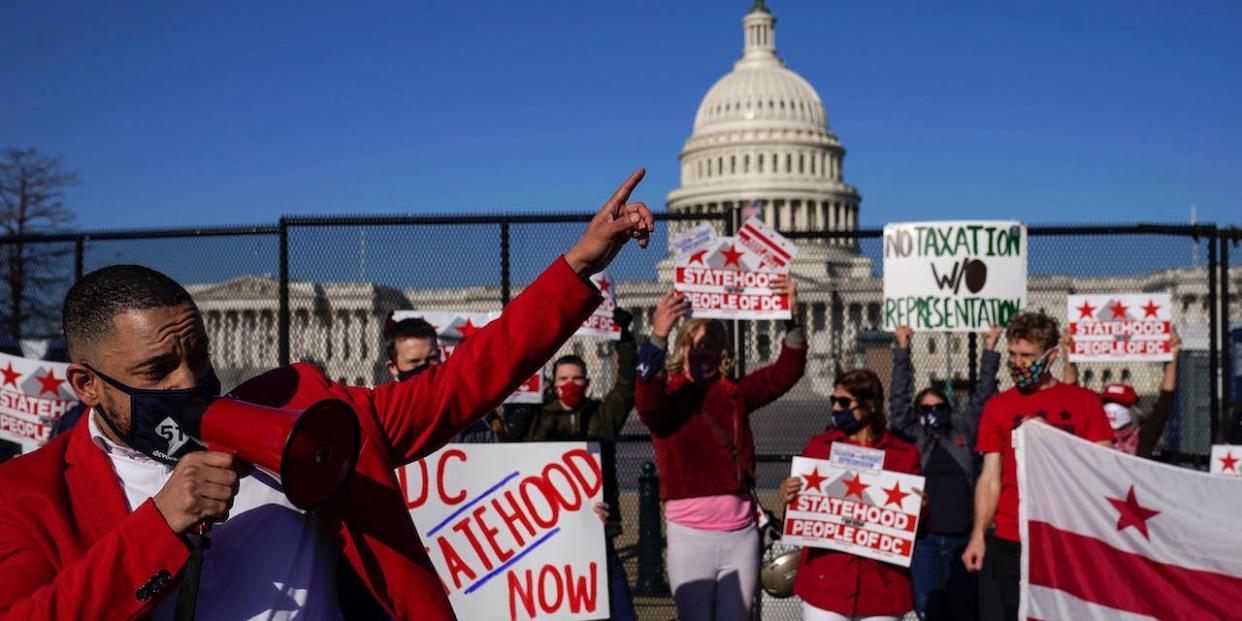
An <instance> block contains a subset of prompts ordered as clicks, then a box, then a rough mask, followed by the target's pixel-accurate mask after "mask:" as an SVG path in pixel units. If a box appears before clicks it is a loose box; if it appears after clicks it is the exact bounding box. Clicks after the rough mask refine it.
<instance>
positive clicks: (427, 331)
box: [384, 317, 436, 363]
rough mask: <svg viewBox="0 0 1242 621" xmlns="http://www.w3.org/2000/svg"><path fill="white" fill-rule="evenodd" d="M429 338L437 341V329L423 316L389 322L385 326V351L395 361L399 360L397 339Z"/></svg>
mask: <svg viewBox="0 0 1242 621" xmlns="http://www.w3.org/2000/svg"><path fill="white" fill-rule="evenodd" d="M405 339H427V340H429V341H431V342H433V343H434V342H435V341H436V329H435V327H433V326H432V325H431V324H430V323H427V320H426V319H423V318H422V317H410V318H409V319H402V320H401V321H396V322H393V323H390V324H388V326H387V327H385V328H384V352H385V353H387V354H388V359H389V360H390V361H392V362H393V363H396V362H397V341H404V340H405Z"/></svg>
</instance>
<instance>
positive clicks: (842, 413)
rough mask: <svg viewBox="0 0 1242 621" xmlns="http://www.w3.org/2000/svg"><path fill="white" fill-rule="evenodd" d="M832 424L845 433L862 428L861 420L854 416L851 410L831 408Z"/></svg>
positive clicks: (849, 433) (848, 433) (851, 432)
mask: <svg viewBox="0 0 1242 621" xmlns="http://www.w3.org/2000/svg"><path fill="white" fill-rule="evenodd" d="M832 426H833V427H836V428H837V429H840V430H841V431H843V432H845V434H846V435H852V434H853V433H855V432H857V431H858V430H859V429H862V426H863V422H862V421H861V420H858V419H857V418H854V411H853V410H833V411H832Z"/></svg>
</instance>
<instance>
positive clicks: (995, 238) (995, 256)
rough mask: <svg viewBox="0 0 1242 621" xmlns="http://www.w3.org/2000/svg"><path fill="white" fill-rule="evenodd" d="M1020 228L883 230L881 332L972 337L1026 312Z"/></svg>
mask: <svg viewBox="0 0 1242 621" xmlns="http://www.w3.org/2000/svg"><path fill="white" fill-rule="evenodd" d="M1026 259H1027V239H1026V227H1025V226H1024V225H1022V224H1021V223H1018V222H1008V221H1005V222H1000V221H970V222H905V223H895V224H887V225H885V226H884V328H885V329H886V330H893V329H895V328H897V327H898V326H903V325H905V326H910V327H911V328H914V329H915V330H927V331H939V332H976V331H981V330H987V329H988V328H989V327H991V326H994V325H996V326H1004V325H1007V324H1008V323H1009V318H1010V317H1013V316H1014V315H1016V314H1018V313H1019V312H1021V310H1022V309H1023V308H1025V307H1026Z"/></svg>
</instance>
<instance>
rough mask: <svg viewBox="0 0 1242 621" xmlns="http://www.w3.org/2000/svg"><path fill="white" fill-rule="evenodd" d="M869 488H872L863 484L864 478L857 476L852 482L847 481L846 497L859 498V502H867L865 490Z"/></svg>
mask: <svg viewBox="0 0 1242 621" xmlns="http://www.w3.org/2000/svg"><path fill="white" fill-rule="evenodd" d="M868 487H871V486H870V485H867V484H865V483H863V482H862V477H861V476H859V475H857V474H856V475H854V478H853V479H852V480H850V479H846V480H845V488H846V489H845V497H846V498H849V497H850V496H858V499H859V500H865V498H863V490H865V489H867V488H868Z"/></svg>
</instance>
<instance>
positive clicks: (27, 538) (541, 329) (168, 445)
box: [0, 170, 653, 620]
mask: <svg viewBox="0 0 1242 621" xmlns="http://www.w3.org/2000/svg"><path fill="white" fill-rule="evenodd" d="M641 178H642V171H641V170H640V171H638V172H636V173H635V174H634V175H633V176H631V177H630V179H629V180H627V181H626V182H625V183H624V184H623V185H622V186H621V188H620V189H618V190H617V192H616V193H615V194H614V195H613V196H612V198H611V199H609V201H608V202H607V203H605V204H604V206H603V208H601V209H600V211H599V213H597V214H596V216H595V218H594V219H593V220H592V221H591V223H590V225H589V226H588V228H587V231H586V233H585V235H583V237H582V238H581V239H580V240H579V241H578V242H577V243H576V244H575V245H574V247H573V248H571V249H570V250H569V251H568V252H567V253H565V255H564V256H562V257H560V258H557V259H556V260H555V261H554V262H553V263H552V265H551V266H550V267H549V268H548V269H547V271H545V272H544V273H543V275H541V276H540V277H539V278H537V279H536V280H535V281H534V282H532V283H531V284H530V285H529V286H528V287H527V288H526V289H525V290H524V291H523V292H522V294H521V295H519V296H517V297H516V298H514V299H513V301H512V302H511V303H510V304H509V305H508V306H507V307H506V308H505V311H504V313H503V314H502V315H501V317H500V318H499V319H497V320H496V321H494V322H491V323H489V324H488V325H487V326H486V327H484V328H482V329H480V330H479V331H478V332H476V333H475V334H474V336H473V337H472V338H471V339H470V340H469V342H467V343H464V344H462V345H461V347H460V348H459V349H458V350H457V351H456V353H455V355H454V356H453V357H452V358H451V359H450V360H448V361H447V362H445V363H444V364H441V365H438V366H435V367H433V368H430V369H428V370H426V371H425V372H424V373H422V374H419V375H418V376H416V377H414V378H411V379H409V380H408V381H405V382H391V383H387V384H383V385H381V386H379V387H377V388H375V389H373V390H370V389H367V388H361V387H346V386H342V385H340V384H337V383H334V382H332V381H330V380H329V379H327V378H326V377H324V375H323V374H322V373H321V372H320V371H318V370H317V369H315V368H314V367H313V366H311V365H309V364H304V363H299V364H295V365H292V366H289V367H283V368H280V369H277V370H275V371H271V372H269V373H266V374H264V375H261V376H259V377H257V378H255V379H253V380H250V381H249V382H246V383H245V384H243V385H242V386H240V387H238V388H237V389H235V390H234V391H233V393H232V396H234V397H236V398H239V399H242V400H245V401H251V402H255V403H259V404H262V405H267V406H273V407H282V408H290V409H304V408H306V407H308V406H310V405H311V404H313V403H316V402H318V401H321V400H323V399H325V398H335V399H340V400H342V401H344V402H345V403H347V404H349V405H350V406H351V407H352V408H353V409H354V411H355V413H356V414H357V420H358V424H359V427H360V431H361V435H362V442H361V452H360V454H359V456H358V462H357V466H356V469H355V472H354V474H353V476H352V477H351V479H350V480H349V483H348V484H347V485H346V487H345V488H344V489H343V490H342V491H341V493H340V494H339V495H338V496H337V497H336V498H334V499H332V500H331V501H329V502H328V503H327V504H325V505H324V506H322V507H320V508H318V509H316V510H314V511H302V510H300V509H299V508H298V507H296V506H293V505H292V503H290V502H289V501H288V500H287V499H286V498H285V495H284V494H283V493H282V492H281V490H280V489H279V483H278V482H276V481H274V480H272V479H271V477H268V476H267V475H265V474H264V473H262V472H261V471H252V470H251V469H250V468H248V467H246V466H244V465H243V464H240V463H239V462H238V461H237V460H236V459H235V458H234V457H233V456H232V455H231V454H228V453H223V452H215V451H207V450H202V449H203V447H202V445H200V444H199V442H198V439H196V438H193V437H190V436H189V435H188V434H187V433H185V431H184V430H183V428H182V427H181V424H182V419H183V416H184V413H185V410H186V404H187V402H188V401H191V400H194V399H204V398H211V397H214V396H215V395H217V394H219V390H220V385H219V381H218V380H216V378H215V373H214V370H213V368H212V364H211V361H210V358H209V357H208V342H207V333H206V330H205V329H204V326H203V320H202V317H201V315H200V314H199V311H198V309H197V307H196V306H195V305H194V302H193V300H192V299H191V298H190V296H189V294H188V293H186V291H185V289H184V288H182V287H181V286H180V285H178V284H177V283H176V282H175V281H173V280H171V279H169V278H168V277H166V276H164V275H163V274H160V273H159V272H156V271H154V270H151V269H148V268H143V267H141V266H112V267H108V268H103V269H101V270H98V271H96V272H93V273H91V274H89V275H87V276H85V277H83V278H82V279H81V280H80V281H79V282H78V283H76V284H75V285H74V287H73V288H72V289H71V290H70V292H69V294H68V295H67V296H66V300H65V305H64V313H63V319H64V322H65V331H66V339H67V341H68V344H69V352H70V356H71V360H72V365H71V366H70V367H69V371H68V381H69V383H70V384H71V385H72V386H73V388H74V390H75V391H76V392H77V394H78V396H79V397H80V398H81V400H82V402H83V403H86V404H87V405H89V406H90V407H91V412H90V414H89V415H88V418H87V420H86V421H85V422H86V423H87V424H80V425H78V426H76V427H75V428H74V430H73V431H72V432H71V433H66V434H64V435H63V436H60V437H58V438H56V439H55V440H53V441H52V442H50V443H48V444H47V445H45V446H44V447H43V448H41V449H39V450H37V451H34V452H33V453H30V454H28V455H23V456H21V457H18V458H16V459H13V460H11V461H9V462H7V463H4V464H0V619H67V618H75V619H92V620H107V619H136V618H147V617H152V618H157V619H161V618H169V617H171V615H173V614H174V612H176V613H177V615H178V616H179V617H180V616H183V615H184V614H186V613H189V614H194V613H195V612H196V613H197V616H198V617H199V618H204V619H237V618H255V617H261V618H289V617H292V616H295V615H296V616H297V617H298V618H303V617H305V618H313V619H338V618H342V616H348V617H349V618H360V617H362V616H363V615H362V614H361V613H362V612H363V611H362V610H361V609H360V608H358V607H356V606H354V605H352V602H351V603H348V604H347V603H345V602H341V601H339V599H338V592H345V591H346V590H347V587H348V586H349V585H351V584H352V585H355V586H357V587H358V588H359V589H360V590H361V592H362V593H363V594H364V595H366V596H367V598H368V599H369V600H370V603H371V604H372V605H373V607H374V608H378V610H375V609H373V610H371V612H372V613H374V614H377V615H381V616H382V618H397V619H412V618H418V619H436V620H440V619H452V618H454V616H453V611H452V609H451V607H450V606H449V600H448V597H447V595H446V594H445V588H446V587H444V586H443V585H442V582H441V580H440V578H439V577H438V576H437V575H436V572H435V569H434V566H433V565H432V563H431V561H430V560H429V559H428V556H427V553H426V551H425V549H424V546H423V542H422V541H421V540H420V539H419V537H418V533H417V532H416V530H415V528H414V523H413V521H412V520H411V519H410V515H409V512H408V510H407V509H406V503H405V496H404V494H403V493H402V490H401V487H400V485H399V483H398V481H397V476H396V473H395V468H397V467H399V466H402V465H404V464H407V463H410V462H412V461H414V460H417V459H420V458H422V457H424V456H426V455H427V454H429V453H431V452H433V451H435V450H437V449H438V448H440V447H441V446H443V445H444V444H445V443H446V442H447V441H448V440H449V438H451V437H452V436H453V435H454V434H455V433H457V432H458V431H460V430H461V429H463V428H465V427H466V426H468V425H469V424H470V423H472V422H473V421H474V420H476V419H478V418H480V417H481V416H483V415H484V414H485V413H486V412H488V411H490V410H492V409H493V408H495V407H496V406H498V405H499V404H500V403H501V401H502V400H503V399H504V398H505V396H506V395H507V394H509V393H510V392H511V391H512V390H513V389H514V388H516V387H517V386H518V385H519V384H520V383H521V382H522V381H523V380H525V379H526V378H528V377H530V375H531V374H532V373H534V372H535V371H536V370H537V369H538V368H539V367H540V366H542V365H543V364H544V363H545V362H546V361H547V360H548V359H549V358H550V357H551V356H552V355H553V354H554V353H555V352H556V351H557V349H558V348H559V347H560V346H561V345H562V344H563V343H564V342H565V341H566V340H568V339H569V337H570V336H571V335H572V334H573V333H574V332H575V331H576V330H577V329H578V327H579V326H580V325H581V323H582V322H583V321H584V320H585V319H586V318H587V317H589V316H590V314H591V312H592V311H593V310H594V309H595V308H596V307H597V306H598V305H599V303H600V301H601V298H600V295H599V292H598V291H597V290H596V289H595V288H594V287H593V286H592V285H591V284H590V281H589V276H590V275H591V274H593V273H596V272H598V271H599V270H601V269H603V268H604V267H605V266H606V265H607V264H608V263H609V262H610V261H611V260H612V259H613V257H615V256H616V254H617V252H618V251H620V249H621V248H622V246H623V245H624V244H625V243H626V241H627V240H628V239H630V238H638V239H639V243H640V245H645V244H644V242H645V239H646V238H647V236H648V235H649V233H650V232H651V230H652V226H653V222H652V217H651V214H650V212H649V211H648V210H647V208H646V207H645V206H644V205H642V204H641V203H633V204H627V200H628V197H629V194H630V191H631V190H632V189H633V188H634V186H635V185H637V183H638V181H639V180H640V179H641ZM213 522H214V523H215V526H214V528H213V531H212V533H213V534H212V539H213V544H212V547H211V549H210V550H209V551H206V553H205V554H204V555H202V558H203V559H204V560H203V565H202V568H201V569H202V571H201V572H200V573H199V576H200V578H199V580H198V582H197V588H198V597H197V606H196V607H183V605H182V602H181V601H179V593H177V592H178V591H179V588H180V585H181V584H182V577H181V576H182V574H183V568H184V567H185V566H186V564H187V560H188V559H190V558H191V545H194V539H193V537H192V536H191V533H192V532H194V531H196V528H197V526H198V525H200V524H204V523H213ZM193 556H194V558H195V559H198V558H200V555H199V554H197V553H195V554H194V555H193ZM338 561H339V562H338ZM192 575H193V574H192ZM191 579H192V578H191ZM338 589H340V591H338ZM193 591H194V589H186V590H185V592H187V593H192V592H193ZM175 593H176V594H175ZM190 599H191V598H188V597H187V598H186V601H189V600H190ZM376 605H377V606H376ZM174 606H176V607H177V608H181V610H177V611H174V610H173V608H174Z"/></svg>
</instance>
